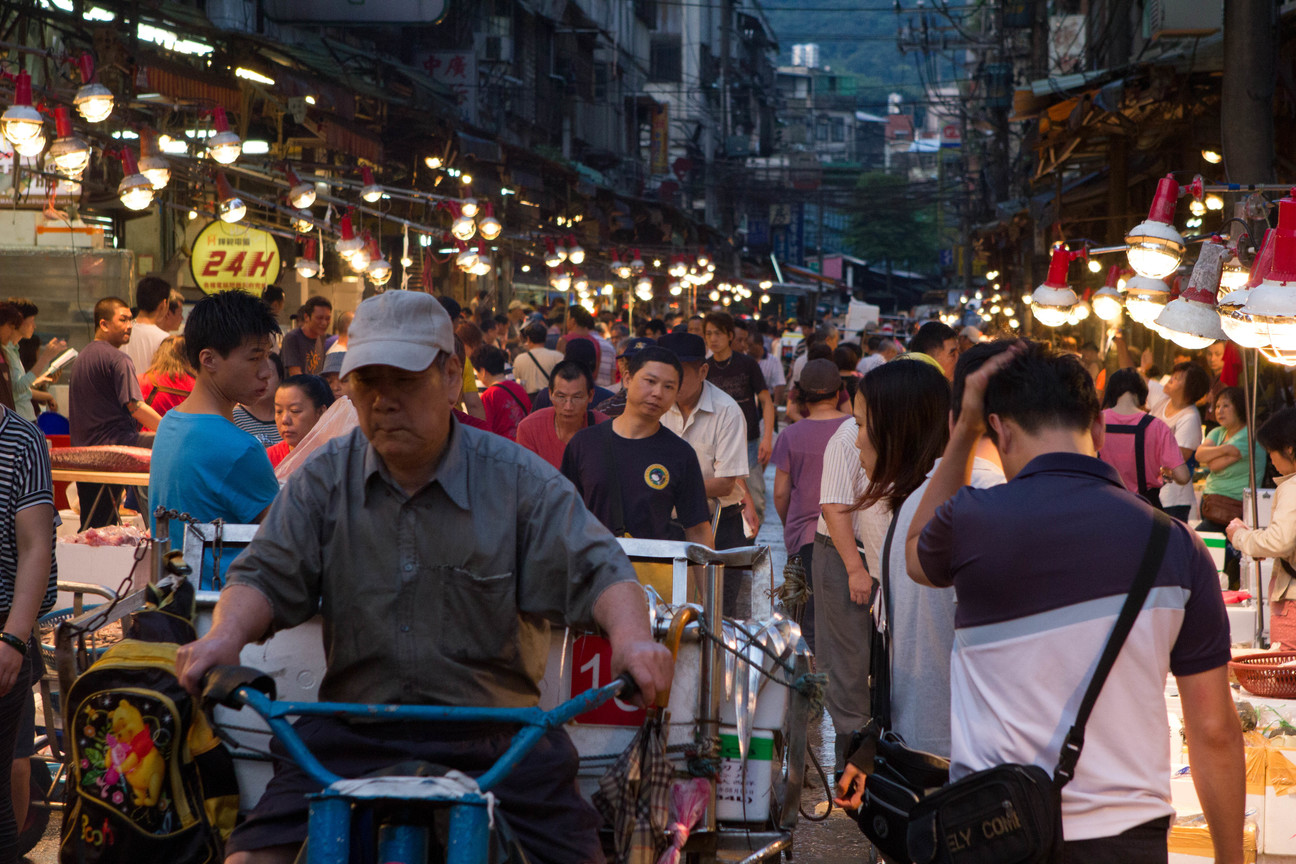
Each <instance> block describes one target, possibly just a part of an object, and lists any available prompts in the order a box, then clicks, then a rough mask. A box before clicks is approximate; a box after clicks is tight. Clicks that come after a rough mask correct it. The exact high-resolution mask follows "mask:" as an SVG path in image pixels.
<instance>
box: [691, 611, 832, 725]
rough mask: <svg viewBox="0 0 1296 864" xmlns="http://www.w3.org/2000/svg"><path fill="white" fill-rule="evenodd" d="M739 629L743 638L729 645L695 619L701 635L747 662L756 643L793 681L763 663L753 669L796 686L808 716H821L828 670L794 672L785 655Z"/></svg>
mask: <svg viewBox="0 0 1296 864" xmlns="http://www.w3.org/2000/svg"><path fill="white" fill-rule="evenodd" d="M738 632H739V633H741V634H742V635H743V636H744V637H745V641H744V642H743V644H741V645H739V646H734V645H730V644H729V643H728V642H727V641H726V640H725V639H723V638H721V637H720V636H717V635H716V634H715V633H713V632H712V631H711V630H710V628H708V627H707V626H706V623H705V621H703V620H701V619H699V620H698V633H699V634H701V635H702V637H703V638H706V639H710V640H711V641H712V642H715V643H716V644H717V645H719V646H721V647H722V648H724V650H725V651H726V652H728V653H729V654H732V655H734V656H735V657H737V658H738V659H739V660H742V661H744V662H746V660H747V657H746V653H745V652H746V649H747V648H748V647H751V646H755V647H757V648H759V649H760V650H761V653H763V654H764V655H765V656H766V657H768V658H770V659H771V660H773V661H774V664H775V665H776V666H777V667H778V668H779V669H782V670H783V671H784V672H786V673H787V675H788V677H790V678H792V676H796V677H794V678H792V683H790V684H789V683H788V682H787V681H783V680H780V679H779V678H776V677H774V676H773V675H771V674H770V673H769V672H767V671H765V669H764V667H762V666H753V667H752V668H753V669H756V670H758V671H759V672H760V674H761V675H763V676H764V677H765V678H767V679H768V680H770V681H773V682H774V683H776V684H778V685H780V686H782V687H787V688H788V689H790V690H795V691H796V692H797V693H799V694H801V696H803V697H804V698H805V700H806V701H807V702H809V703H810V711H811V716H812V717H814V718H816V719H817V718H819V717H821V716H822V715H823V710H824V698H825V694H826V692H827V688H828V674H827V673H826V672H807V673H805V674H803V675H797V674H796V669H795V667H793V665H792V663H791V662H789V661H788V660H787V659H786V658H784V657H780V656H779V655H777V654H775V653H774V652H773V651H771V650H770V649H769V646H767V645H765V644H764V643H762V642H760V641H759V640H757V639H756V638H755V637H754V636H753V635H751V634H750V633H747V631H745V630H739V631H738Z"/></svg>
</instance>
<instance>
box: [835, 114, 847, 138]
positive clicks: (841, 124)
mask: <svg viewBox="0 0 1296 864" xmlns="http://www.w3.org/2000/svg"><path fill="white" fill-rule="evenodd" d="M832 140H833V142H834V143H837V144H840V143H842V142H844V141H845V140H846V120H845V118H842V117H834V118H833V121H832Z"/></svg>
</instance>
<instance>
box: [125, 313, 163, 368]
mask: <svg viewBox="0 0 1296 864" xmlns="http://www.w3.org/2000/svg"><path fill="white" fill-rule="evenodd" d="M170 335H171V334H170V333H168V332H167V331H165V330H163V329H162V328H161V327H159V326H157V325H156V324H152V323H150V322H148V321H139V322H136V324H135V325H134V326H133V327H131V338H130V341H129V342H127V343H126V344H125V345H123V346H121V350H123V351H125V352H126V356H127V357H129V358H131V362H132V363H134V364H135V374H136V375H143V374H144V373H145V372H147V371H148V368H149V367H150V366H152V365H153V355H154V354H156V353H157V349H158V346H159V345H161V344H162V340H164V339H166V338H167V337H168V336H170Z"/></svg>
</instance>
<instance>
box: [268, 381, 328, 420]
mask: <svg viewBox="0 0 1296 864" xmlns="http://www.w3.org/2000/svg"><path fill="white" fill-rule="evenodd" d="M285 387H296V388H297V389H298V390H300V391H302V393H303V394H304V395H305V396H306V398H307V399H309V400H310V401H311V404H313V405H314V406H315V407H316V408H317V409H319V410H321V411H322V410H323V409H325V408H327V407H329V406H330V405H332V404H333V388H332V387H330V386H329V385H328V382H327V381H325V380H324V379H323V378H321V377H320V376H318V375H293V376H290V377H288V378H285V379H284V380H282V381H280V382H279V389H280V390H282V389H284V388H285Z"/></svg>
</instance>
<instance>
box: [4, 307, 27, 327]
mask: <svg viewBox="0 0 1296 864" xmlns="http://www.w3.org/2000/svg"><path fill="white" fill-rule="evenodd" d="M22 323H23V314H22V312H21V311H20V310H19V309H18V307H17V306H15V305H14V304H12V303H0V326H4V325H8V326H10V327H13V328H15V329H16V328H18V327H21V326H22Z"/></svg>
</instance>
